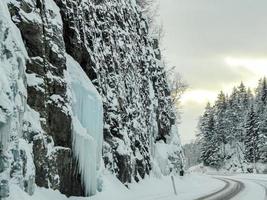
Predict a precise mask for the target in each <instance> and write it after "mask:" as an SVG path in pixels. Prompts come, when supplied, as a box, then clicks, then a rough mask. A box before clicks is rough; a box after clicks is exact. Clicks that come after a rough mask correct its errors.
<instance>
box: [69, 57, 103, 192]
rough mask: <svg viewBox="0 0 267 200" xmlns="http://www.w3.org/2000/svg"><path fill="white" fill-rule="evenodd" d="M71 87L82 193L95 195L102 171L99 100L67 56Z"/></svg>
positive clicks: (78, 66) (100, 104)
mask: <svg viewBox="0 0 267 200" xmlns="http://www.w3.org/2000/svg"><path fill="white" fill-rule="evenodd" d="M66 64H67V77H68V79H69V83H70V85H71V97H72V112H73V117H72V118H73V134H72V137H73V146H74V153H75V157H76V159H77V161H78V166H79V172H80V173H81V175H82V181H83V183H84V187H85V192H86V194H87V195H88V196H89V195H94V194H95V193H96V190H97V182H98V180H97V179H98V173H99V171H100V169H101V158H102V145H103V144H102V143H103V106H102V99H101V97H100V95H99V93H98V92H97V90H96V89H95V87H94V86H93V84H92V83H91V81H90V79H89V78H88V77H87V75H86V74H85V72H84V71H83V69H82V68H81V66H80V65H79V64H78V63H77V62H76V61H75V60H74V59H73V58H72V57H71V56H70V55H67V54H66Z"/></svg>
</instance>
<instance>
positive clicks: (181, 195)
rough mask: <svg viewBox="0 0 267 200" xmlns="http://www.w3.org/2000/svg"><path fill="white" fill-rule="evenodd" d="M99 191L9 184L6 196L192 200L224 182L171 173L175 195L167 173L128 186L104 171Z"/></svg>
mask: <svg viewBox="0 0 267 200" xmlns="http://www.w3.org/2000/svg"><path fill="white" fill-rule="evenodd" d="M103 177H104V178H103V179H104V187H103V192H101V193H98V194H97V195H96V196H93V197H87V198H82V197H70V198H67V197H65V196H64V195H62V194H60V193H59V192H58V191H52V190H48V189H44V188H37V189H36V191H35V194H34V196H29V195H27V194H26V193H24V192H22V191H21V190H20V189H19V188H18V187H17V186H12V187H11V196H10V197H9V198H8V200H18V199H19V200H137V199H138V200H160V199H162V200H177V199H179V200H192V199H196V198H197V197H199V196H203V195H205V194H209V193H212V192H214V191H217V190H218V189H220V188H222V187H223V186H224V183H223V182H221V181H219V180H215V179H212V178H211V177H208V176H205V175H187V176H185V177H175V183H176V187H177V193H178V196H175V195H174V190H173V186H172V181H171V177H170V176H167V177H162V178H154V177H147V178H146V179H145V180H143V181H141V182H139V183H133V184H131V185H130V186H129V189H127V188H126V187H124V186H123V185H122V184H121V183H120V182H119V181H118V180H117V179H116V178H114V177H113V176H112V175H108V174H106V175H104V176H103Z"/></svg>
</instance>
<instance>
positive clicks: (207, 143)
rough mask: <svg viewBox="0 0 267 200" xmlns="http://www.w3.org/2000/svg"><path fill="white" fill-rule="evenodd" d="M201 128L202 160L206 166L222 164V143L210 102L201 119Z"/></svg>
mask: <svg viewBox="0 0 267 200" xmlns="http://www.w3.org/2000/svg"><path fill="white" fill-rule="evenodd" d="M199 129H200V134H199V136H200V137H201V143H202V149H201V160H202V161H203V164H204V165H205V166H212V167H219V166H220V157H219V155H220V154H219V153H220V144H218V138H217V137H216V132H215V120H214V111H213V109H212V107H211V106H210V104H209V103H208V105H207V106H206V110H205V113H204V115H203V116H202V117H201V119H200V123H199Z"/></svg>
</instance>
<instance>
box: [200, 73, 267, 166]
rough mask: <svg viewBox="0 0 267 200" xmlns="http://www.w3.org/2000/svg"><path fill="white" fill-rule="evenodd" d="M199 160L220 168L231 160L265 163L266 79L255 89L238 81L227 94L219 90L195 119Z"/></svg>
mask: <svg viewBox="0 0 267 200" xmlns="http://www.w3.org/2000/svg"><path fill="white" fill-rule="evenodd" d="M198 136H199V139H200V141H201V144H202V145H201V146H202V147H201V161H202V162H203V164H204V165H205V166H211V167H215V168H220V167H222V166H223V165H225V163H226V162H227V161H228V160H230V159H233V157H234V159H235V160H238V162H240V164H241V165H242V163H248V164H249V163H254V164H255V163H266V162H267V80H266V78H263V79H261V80H259V84H258V87H257V88H256V90H255V92H252V91H251V90H250V89H249V88H246V86H245V85H244V84H243V83H241V84H240V85H239V86H238V87H235V88H233V90H232V93H231V94H230V95H229V96H228V95H226V94H225V93H223V92H220V93H219V95H218V98H217V100H216V102H215V104H214V105H213V106H212V105H210V104H209V103H208V105H207V106H206V109H205V112H204V114H203V115H202V116H201V118H200V120H199V135H198Z"/></svg>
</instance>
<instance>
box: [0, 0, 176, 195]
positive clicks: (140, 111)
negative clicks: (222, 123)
mask: <svg viewBox="0 0 267 200" xmlns="http://www.w3.org/2000/svg"><path fill="white" fill-rule="evenodd" d="M8 7H9V12H10V14H11V16H12V20H13V23H14V24H16V26H17V27H18V29H19V30H20V33H21V37H22V39H23V43H24V46H25V48H26V50H27V55H26V56H25V60H26V61H27V62H26V64H25V65H26V66H25V67H26V73H24V75H25V76H26V77H27V95H28V96H27V104H28V105H25V110H27V112H25V113H24V115H26V116H27V117H25V120H24V122H23V123H24V125H25V126H24V128H23V133H22V135H23V139H24V140H26V141H27V143H30V144H32V152H30V153H29V154H27V155H26V153H21V154H22V155H21V156H20V157H23V155H24V154H25V155H26V159H25V160H29V157H33V159H32V161H33V162H34V166H35V183H36V184H37V185H38V186H41V187H47V188H48V187H49V188H53V189H58V190H60V191H61V192H62V193H64V194H66V195H67V196H70V195H78V196H83V195H84V194H85V193H84V191H83V185H82V181H81V176H80V174H79V173H78V172H77V169H76V168H77V166H76V161H75V160H74V158H73V147H72V135H71V134H72V126H71V124H72V116H71V112H70V110H71V108H70V107H71V106H70V105H71V103H72V99H71V98H70V96H69V94H68V85H67V81H66V77H65V70H66V58H65V55H66V54H65V53H68V54H69V55H71V56H72V57H73V58H74V59H75V60H76V61H77V62H78V63H79V64H80V66H81V67H82V68H83V70H84V71H85V73H86V74H87V76H88V77H89V78H90V79H91V80H92V82H93V84H94V85H95V87H96V88H97V90H98V92H99V93H100V95H101V96H102V100H103V106H104V119H103V120H104V127H103V129H104V144H103V160H104V163H105V167H106V168H107V169H109V170H110V171H111V172H113V173H114V174H115V175H116V176H117V177H118V178H119V180H120V181H121V182H123V183H125V184H126V185H127V183H130V182H131V181H132V180H133V179H135V180H136V181H139V179H140V178H144V177H145V175H146V174H149V173H150V172H151V170H152V168H157V166H158V164H157V162H158V159H156V157H157V154H158V153H157V152H159V150H158V147H159V145H157V144H158V143H160V144H166V145H171V146H172V150H170V151H168V153H166V165H165V166H162V167H163V168H165V169H164V170H165V172H166V173H168V172H170V171H171V170H172V169H173V168H174V165H177V162H178V163H179V161H180V153H181V151H180V144H179V140H178V136H177V135H176V133H175V131H174V130H173V129H174V128H175V114H174V112H173V108H172V104H171V100H170V92H169V88H168V84H167V80H166V74H165V71H164V67H163V64H162V63H161V61H160V60H161V55H160V50H159V47H158V42H157V40H156V39H153V38H152V37H151V36H150V35H149V30H148V25H147V23H146V19H145V17H144V16H143V14H142V12H141V10H140V9H139V7H138V5H137V4H136V3H135V1H134V0H116V1H115V0H101V1H99V0H12V1H10V2H9V1H8ZM0 25H1V24H0ZM0 28H1V26H0ZM0 34H1V29H0ZM36 124H38V125H36ZM0 125H1V124H0ZM21 125H22V124H21ZM0 128H1V126H0ZM27 145H28V144H25V146H27ZM28 146H29V145H28ZM161 146H162V145H161ZM30 147H31V146H30ZM170 152H172V153H170ZM1 155H2V154H1ZM3 155H4V154H3ZM14 157H15V156H14ZM24 157H25V156H24ZM2 160H4V159H0V170H1V165H3V164H1V161H2ZM175 163H176V164H175ZM2 168H3V167H2ZM160 168H161V167H160ZM166 168H167V170H166ZM165 172H164V173H165ZM0 173H1V171H0ZM22 177H26V175H22ZM29 177H30V176H29ZM31 177H32V176H31ZM27 180H28V182H27V184H28V185H29V187H27V188H30V185H33V182H34V181H33V179H32V178H31V179H30V178H29V179H27ZM1 184H3V187H2V186H1V188H0V193H1V192H2V188H5V186H4V185H5V182H3V183H1ZM25 190H27V191H28V190H31V189H25ZM28 192H29V193H32V192H31V191H28Z"/></svg>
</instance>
